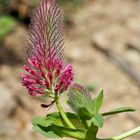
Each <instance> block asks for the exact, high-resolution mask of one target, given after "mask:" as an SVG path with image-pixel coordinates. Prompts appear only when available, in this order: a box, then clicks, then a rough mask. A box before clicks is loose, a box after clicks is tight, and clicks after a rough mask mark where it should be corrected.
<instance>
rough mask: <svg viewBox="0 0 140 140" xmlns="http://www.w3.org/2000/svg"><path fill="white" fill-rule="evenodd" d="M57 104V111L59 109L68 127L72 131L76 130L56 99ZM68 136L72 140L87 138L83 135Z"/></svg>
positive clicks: (73, 134) (71, 133) (72, 134)
mask: <svg viewBox="0 0 140 140" xmlns="http://www.w3.org/2000/svg"><path fill="white" fill-rule="evenodd" d="M55 103H56V106H57V109H58V111H59V113H60V115H61V117H62V118H63V120H64V122H65V123H66V124H67V126H68V127H69V128H71V129H76V128H75V126H74V125H73V124H72V122H71V121H70V120H69V119H68V117H67V116H66V114H65V112H64V111H63V108H62V106H61V105H60V102H59V100H58V98H57V97H56V99H55ZM67 135H69V136H70V137H72V138H75V139H78V140H83V139H84V138H85V135H83V133H73V132H67Z"/></svg>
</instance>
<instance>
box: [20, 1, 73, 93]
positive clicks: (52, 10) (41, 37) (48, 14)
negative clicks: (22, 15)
mask: <svg viewBox="0 0 140 140" xmlns="http://www.w3.org/2000/svg"><path fill="white" fill-rule="evenodd" d="M61 12H62V11H61V8H60V6H59V3H58V1H57V0H42V2H41V4H40V5H39V6H38V7H37V9H36V10H35V11H34V13H33V15H32V16H33V18H32V19H31V26H30V32H29V40H28V46H29V49H28V50H27V53H28V58H27V63H26V65H24V66H23V69H24V70H25V71H26V72H25V73H21V74H20V75H21V77H22V83H23V86H26V88H27V89H28V92H29V94H30V95H32V96H41V95H44V94H49V96H50V95H52V94H60V93H62V92H64V91H66V90H67V89H68V87H69V86H70V85H71V83H72V82H73V77H74V72H73V69H72V66H71V65H70V64H65V62H64V58H63V46H64V38H63V26H62V15H61Z"/></svg>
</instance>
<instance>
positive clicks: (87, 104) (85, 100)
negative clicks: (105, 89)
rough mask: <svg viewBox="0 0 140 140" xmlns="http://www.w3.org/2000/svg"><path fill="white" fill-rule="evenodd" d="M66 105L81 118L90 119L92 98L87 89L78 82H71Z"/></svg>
mask: <svg viewBox="0 0 140 140" xmlns="http://www.w3.org/2000/svg"><path fill="white" fill-rule="evenodd" d="M67 103H68V105H69V106H70V107H71V109H72V110H73V111H74V112H75V113H77V114H78V115H79V117H80V118H83V119H87V118H88V119H91V118H92V116H93V103H92V98H91V96H90V94H89V92H88V90H87V89H85V88H84V87H82V86H81V85H79V84H73V86H72V87H71V88H70V89H69V91H68V101H67Z"/></svg>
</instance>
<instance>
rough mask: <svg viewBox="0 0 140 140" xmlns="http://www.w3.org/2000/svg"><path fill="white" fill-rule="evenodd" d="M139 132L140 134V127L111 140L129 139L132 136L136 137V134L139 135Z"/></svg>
mask: <svg viewBox="0 0 140 140" xmlns="http://www.w3.org/2000/svg"><path fill="white" fill-rule="evenodd" d="M138 132H140V126H139V127H136V128H134V129H132V130H130V131H128V132H125V133H123V134H121V135H119V136H115V137H113V138H111V139H112V140H122V139H125V138H127V137H130V136H132V135H134V134H136V133H138Z"/></svg>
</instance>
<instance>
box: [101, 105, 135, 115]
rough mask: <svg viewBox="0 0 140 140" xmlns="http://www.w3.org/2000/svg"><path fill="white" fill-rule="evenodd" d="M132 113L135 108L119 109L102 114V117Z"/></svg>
mask: <svg viewBox="0 0 140 140" xmlns="http://www.w3.org/2000/svg"><path fill="white" fill-rule="evenodd" d="M134 111H135V108H133V107H120V108H116V109H114V110H112V111H109V112H104V113H102V115H103V116H109V115H115V114H119V113H124V112H134Z"/></svg>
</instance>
